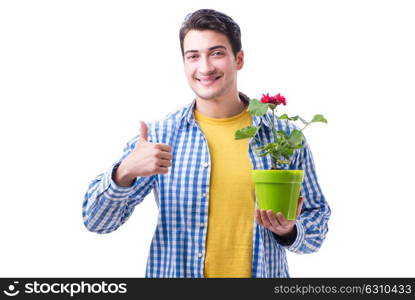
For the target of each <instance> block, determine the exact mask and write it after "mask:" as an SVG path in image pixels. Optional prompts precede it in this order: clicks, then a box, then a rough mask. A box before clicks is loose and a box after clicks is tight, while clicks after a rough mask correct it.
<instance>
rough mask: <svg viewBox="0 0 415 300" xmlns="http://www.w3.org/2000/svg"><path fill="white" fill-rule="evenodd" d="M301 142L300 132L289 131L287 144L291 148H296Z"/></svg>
mask: <svg viewBox="0 0 415 300" xmlns="http://www.w3.org/2000/svg"><path fill="white" fill-rule="evenodd" d="M302 142H303V134H302V133H301V131H300V130H298V129H294V130H293V131H291V134H290V137H289V138H288V143H289V144H290V146H291V147H294V148H297V147H298V146H300V145H301V144H302Z"/></svg>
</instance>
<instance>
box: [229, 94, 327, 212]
mask: <svg viewBox="0 0 415 300" xmlns="http://www.w3.org/2000/svg"><path fill="white" fill-rule="evenodd" d="M281 104H283V105H286V99H285V97H284V96H281V94H277V95H275V96H269V94H266V95H263V96H262V98H261V101H259V100H257V99H251V100H250V102H249V106H248V112H249V113H250V114H251V115H254V116H260V117H261V116H264V115H265V116H266V119H267V121H268V124H269V125H270V127H271V133H272V141H271V142H270V143H265V142H264V141H261V140H260V139H258V138H257V137H256V135H257V133H258V131H259V129H260V128H261V126H262V125H260V126H247V127H245V128H241V129H239V130H237V131H236V132H235V139H237V140H239V139H245V138H255V139H256V140H257V141H259V143H260V145H261V146H260V147H257V148H256V149H255V150H254V151H255V154H256V155H257V156H259V157H264V156H266V155H270V156H271V159H272V168H271V170H252V178H253V181H254V184H255V194H256V198H257V200H258V208H259V209H265V210H269V209H271V210H272V211H274V213H277V212H279V211H281V212H282V213H283V215H284V217H285V218H286V219H287V220H295V219H296V217H297V216H296V213H297V203H298V197H299V194H300V189H301V184H302V182H303V179H304V170H286V169H283V168H282V165H287V164H289V163H290V161H291V159H292V157H293V154H294V151H295V150H296V149H300V148H302V147H303V146H304V145H303V133H302V132H303V130H304V129H305V128H306V127H307V126H309V125H310V124H312V123H316V122H322V123H327V120H326V119H325V118H324V116H323V115H320V114H317V115H314V117H313V118H312V120H311V121H309V122H307V121H305V120H304V119H303V118H301V117H300V116H298V115H297V116H295V117H289V116H287V114H283V115H281V116H277V115H276V108H277V106H279V105H281ZM269 109H271V110H272V119H271V117H270V116H269V114H267V112H268V110H269ZM277 120H282V121H283V122H285V125H286V128H284V130H281V129H280V130H277V128H275V122H276V121H277ZM289 121H300V122H302V124H303V127H302V128H301V129H297V128H295V129H292V130H291V131H290V130H287V129H288V128H289V127H288V122H289Z"/></svg>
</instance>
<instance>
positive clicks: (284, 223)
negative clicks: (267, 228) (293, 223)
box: [277, 212, 290, 227]
mask: <svg viewBox="0 0 415 300" xmlns="http://www.w3.org/2000/svg"><path fill="white" fill-rule="evenodd" d="M277 220H278V223H279V224H280V225H281V226H282V227H287V226H289V225H290V224H289V221H288V220H287V219H286V218H285V217H284V215H283V214H282V212H278V213H277Z"/></svg>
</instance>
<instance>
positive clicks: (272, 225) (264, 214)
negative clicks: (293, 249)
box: [255, 197, 304, 238]
mask: <svg viewBox="0 0 415 300" xmlns="http://www.w3.org/2000/svg"><path fill="white" fill-rule="evenodd" d="M303 201H304V198H303V197H299V198H298V206H297V217H298V216H299V215H300V213H301V208H302V206H303ZM255 221H256V222H257V223H258V224H259V225H261V226H263V227H265V228H267V229H269V230H271V231H272V232H273V233H275V234H276V235H278V236H279V237H281V238H286V237H290V236H291V235H292V234H293V230H294V226H295V223H296V220H287V219H286V218H285V217H284V215H283V214H282V213H281V212H278V213H277V214H275V213H274V212H273V211H272V210H271V209H269V210H264V209H255Z"/></svg>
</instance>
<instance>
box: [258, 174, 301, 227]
mask: <svg viewBox="0 0 415 300" xmlns="http://www.w3.org/2000/svg"><path fill="white" fill-rule="evenodd" d="M252 179H253V181H254V183H255V194H256V198H257V201H258V208H259V209H266V210H268V209H271V210H273V211H274V213H277V212H279V211H280V212H282V214H283V215H284V217H285V218H286V219H287V220H295V219H296V218H297V216H296V214H297V204H298V197H299V196H300V189H301V184H302V182H303V179H304V171H303V170H252Z"/></svg>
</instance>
